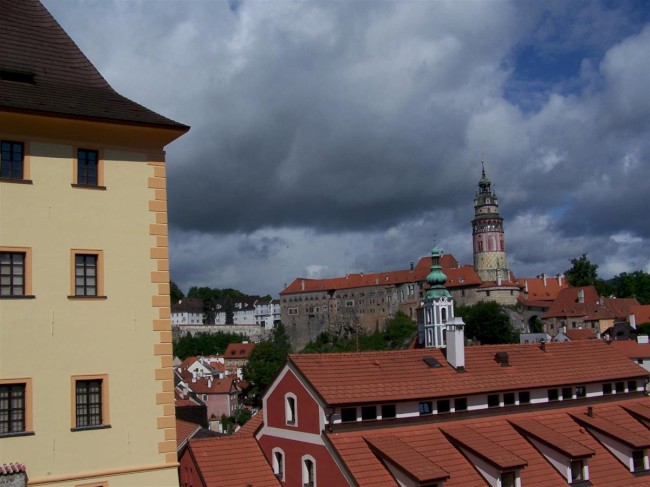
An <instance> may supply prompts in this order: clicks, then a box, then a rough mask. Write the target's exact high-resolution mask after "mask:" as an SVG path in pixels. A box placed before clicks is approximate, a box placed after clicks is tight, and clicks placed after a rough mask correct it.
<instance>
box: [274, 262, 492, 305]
mask: <svg viewBox="0 0 650 487" xmlns="http://www.w3.org/2000/svg"><path fill="white" fill-rule="evenodd" d="M431 264H432V259H431V257H422V258H421V259H420V261H419V262H418V264H417V266H415V267H414V268H413V270H411V269H404V270H398V271H389V272H374V273H370V274H348V275H347V276H345V277H334V278H330V279H305V278H297V279H295V280H294V281H293V282H292V283H291V284H290V285H289V286H287V287H286V288H285V289H284V290H283V291H282V292H281V293H280V294H281V295H285V294H296V293H311V292H317V291H322V292H326V291H331V290H336V289H352V288H358V287H368V286H381V285H399V284H404V283H407V282H424V281H426V279H427V276H428V275H429V272H430V270H429V268H430V267H431ZM440 265H441V266H442V268H443V271H444V273H445V274H446V275H447V284H446V286H447V287H449V288H454V287H462V286H469V285H478V284H480V283H481V280H480V278H479V277H478V275H477V274H476V272H474V268H473V267H472V266H469V265H468V266H463V267H460V265H459V264H458V261H457V260H456V259H455V258H454V256H453V255H451V254H444V255H443V256H442V257H441V258H440Z"/></svg>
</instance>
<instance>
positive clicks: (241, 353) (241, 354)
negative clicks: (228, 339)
mask: <svg viewBox="0 0 650 487" xmlns="http://www.w3.org/2000/svg"><path fill="white" fill-rule="evenodd" d="M254 348H255V344H254V343H253V342H248V343H229V344H228V348H226V352H225V353H224V354H223V356H224V358H225V359H226V360H228V359H242V358H244V359H247V358H248V356H249V355H250V353H251V352H252V351H253V349H254Z"/></svg>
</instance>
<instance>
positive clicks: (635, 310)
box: [630, 304, 650, 326]
mask: <svg viewBox="0 0 650 487" xmlns="http://www.w3.org/2000/svg"><path fill="white" fill-rule="evenodd" d="M630 314H633V315H634V319H635V320H636V324H637V326H638V325H641V324H643V323H650V304H639V305H638V306H632V308H631V309H630Z"/></svg>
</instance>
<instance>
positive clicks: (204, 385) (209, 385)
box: [181, 372, 237, 394]
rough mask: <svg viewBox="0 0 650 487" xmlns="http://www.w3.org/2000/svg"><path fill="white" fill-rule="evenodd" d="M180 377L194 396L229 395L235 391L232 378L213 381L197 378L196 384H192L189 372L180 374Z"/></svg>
mask: <svg viewBox="0 0 650 487" xmlns="http://www.w3.org/2000/svg"><path fill="white" fill-rule="evenodd" d="M181 377H182V378H183V381H184V382H185V383H186V384H187V386H188V387H189V388H190V389H191V390H192V392H194V393H196V394H230V393H231V392H233V391H236V389H237V388H236V387H234V382H235V379H234V378H233V377H224V378H223V379H214V380H210V379H208V378H206V377H197V378H196V382H192V374H191V373H190V372H182V373H181Z"/></svg>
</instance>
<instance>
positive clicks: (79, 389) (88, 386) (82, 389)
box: [75, 380, 102, 428]
mask: <svg viewBox="0 0 650 487" xmlns="http://www.w3.org/2000/svg"><path fill="white" fill-rule="evenodd" d="M75 387H76V391H75V392H76V411H77V415H76V416H77V422H76V424H77V428H83V427H86V426H100V425H101V424H102V381H101V380H79V381H77V382H76V386H75Z"/></svg>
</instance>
